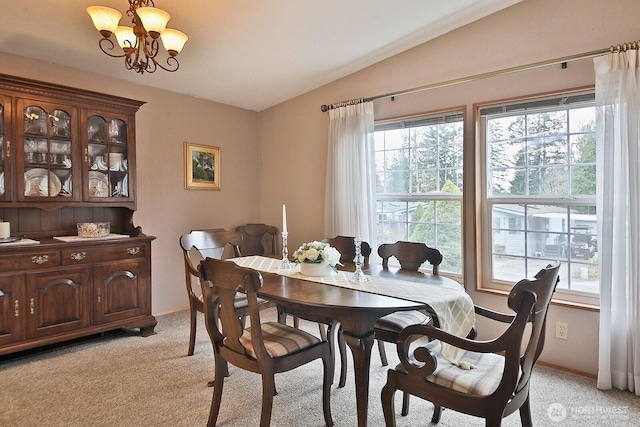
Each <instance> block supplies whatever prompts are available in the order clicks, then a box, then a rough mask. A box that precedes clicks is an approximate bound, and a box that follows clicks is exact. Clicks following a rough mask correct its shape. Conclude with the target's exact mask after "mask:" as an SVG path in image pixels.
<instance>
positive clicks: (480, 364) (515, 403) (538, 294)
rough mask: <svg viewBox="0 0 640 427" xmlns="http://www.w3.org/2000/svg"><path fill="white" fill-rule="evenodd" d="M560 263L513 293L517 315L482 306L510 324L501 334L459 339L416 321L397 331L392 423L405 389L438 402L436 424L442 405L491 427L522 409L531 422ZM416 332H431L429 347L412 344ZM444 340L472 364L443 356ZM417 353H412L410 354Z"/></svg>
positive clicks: (389, 393)
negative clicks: (533, 383)
mask: <svg viewBox="0 0 640 427" xmlns="http://www.w3.org/2000/svg"><path fill="white" fill-rule="evenodd" d="M559 269H560V263H556V265H555V266H551V265H548V266H547V267H546V268H543V269H542V270H540V271H539V272H538V274H536V275H535V278H534V279H531V280H529V279H523V280H520V281H519V282H518V283H517V284H516V285H515V286H514V287H513V288H512V290H511V292H510V293H509V297H508V300H507V305H508V307H509V308H510V309H511V310H512V311H513V312H514V313H515V314H508V313H500V312H497V311H493V310H489V309H486V308H482V307H479V306H475V312H476V314H477V315H479V316H483V317H486V318H488V319H491V320H494V321H498V322H502V323H506V324H508V326H507V327H506V330H505V331H504V332H503V333H502V335H500V336H499V337H497V338H494V339H491V340H486V341H476V340H473V339H466V338H459V337H456V336H453V335H450V334H448V333H447V332H444V331H442V330H441V329H438V328H436V327H433V326H431V325H414V326H409V327H408V328H406V329H404V330H403V331H402V332H401V333H400V334H399V336H398V342H397V348H398V356H399V357H400V362H401V363H400V364H399V365H398V366H397V367H396V368H395V369H389V371H388V373H387V382H386V384H385V386H384V387H383V388H382V409H383V412H384V418H385V423H386V425H387V427H392V426H395V415H394V412H395V411H394V402H393V395H394V394H395V392H396V390H402V391H403V392H405V393H410V394H412V395H414V396H417V397H420V398H422V399H426V400H429V401H431V402H432V403H433V404H434V411H433V416H432V419H431V422H432V423H434V424H435V423H438V422H439V421H440V416H441V414H442V409H443V408H450V409H453V410H454V411H458V412H463V413H465V414H469V415H474V416H477V417H482V418H484V419H485V425H486V426H488V427H495V426H500V425H501V423H502V418H504V417H506V416H507V415H509V414H511V413H513V412H515V411H516V410H519V411H520V421H521V422H522V425H523V426H525V427H530V426H532V421H531V408H530V403H529V402H530V399H529V385H530V380H531V373H532V370H533V367H534V365H535V363H536V361H537V360H538V357H539V356H540V353H542V349H543V348H544V337H545V327H546V318H547V310H548V308H549V302H550V301H551V297H552V296H553V293H554V292H555V289H556V286H557V283H558V281H559V277H558V274H559V273H558V272H559ZM416 337H429V339H431V340H432V341H430V342H429V343H428V344H426V345H425V346H418V347H416V348H411V349H410V348H409V342H410V341H413V342H415V339H416ZM441 343H448V344H450V345H453V346H454V347H456V348H458V349H460V350H458V351H459V353H458V360H463V361H465V362H467V363H470V364H471V365H473V369H467V370H465V369H461V368H460V367H458V365H456V364H454V363H451V362H450V361H449V360H446V359H444V357H443V356H442V354H441V352H440V347H441ZM409 353H412V354H409Z"/></svg>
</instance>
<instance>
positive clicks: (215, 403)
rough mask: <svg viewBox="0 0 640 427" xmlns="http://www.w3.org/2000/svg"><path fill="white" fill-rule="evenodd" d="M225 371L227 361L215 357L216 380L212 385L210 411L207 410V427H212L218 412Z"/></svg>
mask: <svg viewBox="0 0 640 427" xmlns="http://www.w3.org/2000/svg"><path fill="white" fill-rule="evenodd" d="M225 370H227V361H226V360H224V359H223V358H222V357H216V379H215V380H214V385H213V398H212V399H211V409H210V410H209V420H208V421H207V427H214V426H215V425H216V421H217V420H218V413H219V412H220V402H221V401H222V388H223V387H224V372H225Z"/></svg>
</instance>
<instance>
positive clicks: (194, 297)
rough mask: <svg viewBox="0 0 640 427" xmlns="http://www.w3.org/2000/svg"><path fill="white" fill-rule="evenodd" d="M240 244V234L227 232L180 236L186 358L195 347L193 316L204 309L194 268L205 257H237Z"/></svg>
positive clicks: (213, 229)
mask: <svg viewBox="0 0 640 427" xmlns="http://www.w3.org/2000/svg"><path fill="white" fill-rule="evenodd" d="M241 242H242V238H241V237H240V233H238V232H237V231H227V230H225V229H224V228H212V229H208V230H191V232H189V233H187V234H183V235H182V236H180V247H181V248H182V255H183V260H184V275H185V284H186V287H187V295H188V297H189V310H190V313H189V314H190V323H191V332H190V337H189V350H188V351H187V355H189V356H191V355H192V354H193V351H194V347H195V340H196V314H197V312H201V313H203V312H204V305H203V303H202V300H201V299H200V298H199V295H198V293H197V292H196V289H199V288H200V285H199V283H198V282H199V273H198V268H197V266H198V264H199V263H200V261H202V260H203V259H204V258H206V257H210V258H226V257H230V256H233V257H238V256H240V243H241Z"/></svg>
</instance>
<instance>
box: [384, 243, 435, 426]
mask: <svg viewBox="0 0 640 427" xmlns="http://www.w3.org/2000/svg"><path fill="white" fill-rule="evenodd" d="M378 255H379V256H380V258H382V267H383V268H385V269H387V268H389V258H391V257H394V258H396V259H397V261H398V262H399V263H400V269H401V270H409V271H418V269H419V268H420V266H421V265H422V264H424V263H425V262H427V261H428V262H429V264H431V266H432V270H431V271H432V273H433V274H434V275H438V273H439V267H440V263H442V254H441V253H440V251H439V250H437V249H435V248H431V247H429V246H427V245H426V244H424V243H418V242H404V241H398V242H396V243H383V244H381V245H380V246H379V247H378ZM437 322H438V320H437V317H436V316H435V314H434V313H428V312H426V311H418V310H409V311H398V312H395V313H391V314H388V315H386V316H383V317H381V318H380V319H378V321H377V322H376V324H375V328H374V332H375V338H376V340H377V341H378V351H379V353H380V359H381V361H382V365H383V366H387V365H388V364H389V362H388V361H387V353H386V351H385V348H384V343H385V342H389V343H394V344H395V343H396V342H397V341H398V334H399V333H400V331H402V330H403V329H404V328H405V327H407V326H409V325H427V324H434V323H435V324H436V325H438V323H437ZM408 413H409V394H408V393H405V394H404V395H403V399H402V415H407V414H408Z"/></svg>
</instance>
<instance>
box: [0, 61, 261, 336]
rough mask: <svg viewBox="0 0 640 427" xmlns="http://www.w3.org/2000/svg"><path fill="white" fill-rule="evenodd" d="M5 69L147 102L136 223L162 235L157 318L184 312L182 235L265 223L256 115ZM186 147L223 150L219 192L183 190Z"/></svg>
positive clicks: (70, 74) (96, 81)
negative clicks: (186, 144)
mask: <svg viewBox="0 0 640 427" xmlns="http://www.w3.org/2000/svg"><path fill="white" fill-rule="evenodd" d="M0 64H1V65H0V73H3V74H10V75H17V76H22V77H27V78H33V79H37V80H43V81H48V82H52V83H58V84H63V85H67V86H73V87H78V88H82V89H90V90H94V91H99V92H104V93H109V94H113V95H118V96H124V97H128V98H133V99H138V100H141V101H146V104H145V105H143V106H142V107H141V108H140V110H139V112H138V113H137V115H136V136H137V138H136V140H137V166H138V174H137V178H138V186H137V194H138V199H137V200H138V209H137V211H136V214H135V215H134V218H133V219H134V224H135V225H139V226H141V227H142V231H143V232H144V233H145V234H147V235H151V236H156V240H155V241H154V242H153V244H152V281H153V288H152V289H153V301H152V307H153V312H154V313H162V312H167V311H171V310H176V309H179V308H184V307H186V306H187V305H188V302H187V296H186V292H185V288H184V286H185V285H184V268H183V264H182V251H181V250H180V246H179V244H178V239H179V237H180V235H182V234H184V233H188V232H189V231H190V230H192V229H196V228H211V227H225V228H228V229H231V228H232V227H235V226H237V225H240V224H243V223H246V222H257V221H258V220H259V208H260V207H259V204H258V201H259V195H260V194H259V186H258V181H259V180H258V177H259V172H258V164H259V163H258V150H257V146H258V142H257V141H258V133H257V129H258V124H257V123H258V121H257V120H258V114H257V113H256V112H253V111H248V110H243V109H239V108H235V107H230V106H227V105H222V104H216V103H212V102H207V101H203V100H199V99H195V98H192V97H187V96H183V95H178V94H175V93H171V92H167V91H162V90H158V89H152V88H148V87H144V86H140V85H135V84H130V83H127V82H123V81H121V80H116V79H105V78H104V77H102V76H100V77H97V76H95V75H92V74H89V73H82V72H79V71H76V70H72V69H69V68H65V67H59V66H54V65H51V64H47V63H43V62H38V61H32V60H28V59H25V58H20V57H15V56H9V55H4V54H0ZM149 77H152V76H147V75H144V76H140V78H141V79H145V78H149ZM185 141H188V142H191V143H195V144H205V145H213V146H218V147H220V158H221V167H220V173H221V176H220V183H221V189H222V190H221V191H202V190H185V189H184V166H183V165H184V153H183V150H184V142H185ZM186 339H188V338H186V337H185V340H186ZM185 345H186V341H185Z"/></svg>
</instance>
